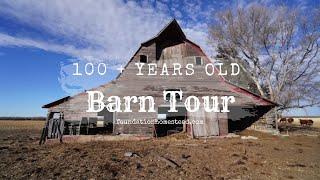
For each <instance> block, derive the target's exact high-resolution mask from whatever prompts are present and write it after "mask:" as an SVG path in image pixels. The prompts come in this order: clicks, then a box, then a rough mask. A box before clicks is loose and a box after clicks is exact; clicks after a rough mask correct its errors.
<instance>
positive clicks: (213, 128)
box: [189, 108, 219, 137]
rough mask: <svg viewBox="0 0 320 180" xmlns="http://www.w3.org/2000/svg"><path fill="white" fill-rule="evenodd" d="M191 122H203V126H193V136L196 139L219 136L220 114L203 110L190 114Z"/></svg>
mask: <svg viewBox="0 0 320 180" xmlns="http://www.w3.org/2000/svg"><path fill="white" fill-rule="evenodd" d="M189 118H190V120H196V121H198V122H199V121H203V124H193V135H194V136H195V137H206V136H219V122H218V114H217V113H215V112H205V111H204V109H203V108H200V109H199V111H197V112H193V113H189Z"/></svg>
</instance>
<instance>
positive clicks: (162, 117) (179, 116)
mask: <svg viewBox="0 0 320 180" xmlns="http://www.w3.org/2000/svg"><path fill="white" fill-rule="evenodd" d="M169 109H170V107H159V108H158V124H155V133H156V136H157V137H163V136H168V135H170V134H175V133H179V132H182V131H183V122H184V120H186V119H187V111H186V108H185V107H177V110H178V112H168V111H169Z"/></svg>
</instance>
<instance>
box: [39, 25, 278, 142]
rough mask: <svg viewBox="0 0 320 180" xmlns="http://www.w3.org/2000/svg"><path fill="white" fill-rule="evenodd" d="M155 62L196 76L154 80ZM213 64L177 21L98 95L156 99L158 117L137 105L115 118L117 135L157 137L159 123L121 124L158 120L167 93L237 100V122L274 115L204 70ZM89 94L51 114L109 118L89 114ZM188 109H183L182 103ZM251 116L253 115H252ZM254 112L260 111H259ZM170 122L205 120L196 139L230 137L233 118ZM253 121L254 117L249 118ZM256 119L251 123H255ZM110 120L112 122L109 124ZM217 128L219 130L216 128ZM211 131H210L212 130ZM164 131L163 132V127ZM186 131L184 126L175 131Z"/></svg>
mask: <svg viewBox="0 0 320 180" xmlns="http://www.w3.org/2000/svg"><path fill="white" fill-rule="evenodd" d="M141 56H145V57H147V63H146V65H145V66H144V68H143V70H142V72H143V73H144V74H145V75H143V76H137V75H136V74H137V73H138V68H137V66H136V65H135V63H138V62H140V60H141ZM197 59H198V60H199V59H201V63H200V64H197ZM149 63H155V64H156V65H157V67H158V68H157V71H161V68H162V66H163V64H164V63H166V64H167V65H168V68H169V69H168V71H169V74H172V73H173V63H180V64H181V66H182V68H181V71H185V70H186V68H185V65H186V64H190V63H191V64H194V71H195V72H194V75H192V76H187V75H186V74H185V73H183V75H180V76H165V75H164V76H161V75H160V72H159V73H158V74H157V75H154V76H148V75H147V74H148V68H147V64H149ZM208 63H211V60H210V59H209V58H208V57H207V56H206V55H205V54H204V53H203V51H202V50H201V48H200V47H199V46H198V45H196V44H195V43H193V42H192V41H190V40H188V39H187V38H186V36H185V34H184V33H183V31H182V29H181V28H180V26H179V24H178V23H177V21H176V20H173V21H172V22H170V23H169V24H168V25H167V26H166V27H165V28H164V29H163V30H162V31H160V33H159V34H158V35H157V36H155V37H154V38H152V39H150V40H148V41H146V42H144V43H142V44H141V46H140V48H139V49H138V51H137V52H136V53H135V54H134V55H133V57H132V58H131V59H130V61H129V62H128V64H127V65H126V66H125V69H124V71H123V72H122V73H121V74H119V76H118V77H117V78H116V79H115V80H114V81H112V82H110V83H108V84H106V85H102V86H100V87H98V88H95V90H99V91H101V92H103V93H104V95H105V96H119V97H123V96H148V95H149V96H153V97H154V98H155V103H156V109H157V112H155V113H150V112H147V113H143V112H138V108H139V104H134V105H132V110H133V112H130V113H124V112H120V113H114V114H113V115H112V116H113V120H112V121H113V133H114V134H143V135H150V136H153V135H155V132H156V131H155V129H156V128H157V125H154V124H117V123H115V122H116V120H117V119H120V120H130V119H131V120H133V119H136V120H155V119H157V118H158V117H159V114H160V111H162V109H164V108H166V107H167V106H168V102H166V101H165V100H164V99H163V97H162V92H163V90H168V89H181V90H182V91H183V93H184V94H183V97H182V98H183V101H182V102H184V100H185V98H186V97H188V96H191V95H194V96H198V97H201V96H208V95H209V96H234V97H235V98H236V102H235V103H234V104H233V106H234V107H235V109H237V108H236V107H242V108H241V109H242V111H244V112H241V113H242V114H243V116H244V117H235V118H234V120H238V121H246V118H247V117H246V116H248V114H250V113H251V116H250V117H251V120H250V121H249V120H248V122H251V121H253V122H254V121H255V120H257V119H258V118H259V117H260V116H261V115H263V114H264V113H265V112H267V111H268V110H270V109H271V108H272V107H274V106H275V105H276V104H275V103H273V102H271V101H268V100H266V99H263V98H261V97H260V96H258V95H255V94H252V93H251V92H249V91H247V90H245V89H243V88H240V87H237V86H235V85H233V84H230V83H228V82H226V81H225V80H224V78H223V77H221V76H218V75H214V76H208V75H206V74H205V72H204V66H205V65H206V64H208ZM87 103H88V102H87V95H86V93H81V94H78V95H76V96H73V97H70V98H69V99H68V100H66V101H63V102H61V104H57V103H53V104H51V105H52V106H45V107H46V108H49V112H50V111H60V112H63V113H64V118H65V120H69V121H77V120H81V119H83V118H84V117H85V118H88V117H91V118H95V117H99V116H100V118H108V120H109V118H110V117H111V116H108V117H107V116H105V115H103V113H100V114H99V113H87V112H86V110H87V107H88V104H87ZM179 105H180V106H181V108H183V105H182V104H179ZM248 109H250V111H251V112H249V110H248ZM252 110H255V111H254V112H253V111H252ZM166 117H170V118H179V119H183V118H184V119H187V118H193V119H194V120H204V126H203V125H202V126H201V125H198V126H193V127H192V126H187V127H186V128H187V131H188V132H189V133H190V134H192V135H196V136H203V135H225V134H227V133H228V132H229V129H230V127H229V125H228V124H229V121H230V118H229V117H228V114H227V113H205V112H204V111H200V112H198V113H190V112H188V113H185V114H178V115H177V114H169V113H167V114H166ZM247 119H248V118H247ZM249 119H250V118H249ZM105 120H106V119H105ZM213 126H216V127H213ZM208 127H209V128H208ZM158 128H159V127H158ZM175 128H177V129H178V128H180V127H175Z"/></svg>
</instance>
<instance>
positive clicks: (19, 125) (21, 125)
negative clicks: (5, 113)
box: [0, 120, 45, 130]
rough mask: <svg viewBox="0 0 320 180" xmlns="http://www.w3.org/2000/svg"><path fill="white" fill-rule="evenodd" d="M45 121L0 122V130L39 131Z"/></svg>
mask: <svg viewBox="0 0 320 180" xmlns="http://www.w3.org/2000/svg"><path fill="white" fill-rule="evenodd" d="M44 123H45V121H12V120H1V121H0V129H1V130H18V129H26V130H28V129H30V130H41V129H42V128H43V126H44Z"/></svg>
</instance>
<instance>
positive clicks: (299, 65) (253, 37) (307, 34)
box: [209, 5, 320, 110]
mask: <svg viewBox="0 0 320 180" xmlns="http://www.w3.org/2000/svg"><path fill="white" fill-rule="evenodd" d="M309 15H310V16H302V15H301V13H300V12H299V11H297V10H292V9H288V8H287V7H283V6H281V7H272V8H269V7H264V6H260V5H252V6H250V7H248V8H239V9H237V10H231V9H230V10H226V11H224V12H220V13H218V14H217V18H216V22H215V23H213V24H212V26H211V27H210V35H209V39H210V42H212V44H214V46H215V47H218V53H219V56H220V57H224V58H227V59H231V60H233V61H235V62H237V63H238V64H239V65H240V66H241V67H242V69H244V70H245V71H246V73H248V74H249V75H250V78H252V81H253V82H254V83H255V85H256V86H257V89H258V91H259V93H260V94H261V96H263V97H265V98H269V99H270V100H272V101H275V102H277V103H279V104H280V105H281V107H280V110H285V109H289V108H304V107H308V106H314V105H319V104H320V95H319V93H320V76H319V75H320V73H319V72H320V67H319V65H320V56H319V43H320V38H319V37H320V10H319V9H316V10H314V11H311V12H309Z"/></svg>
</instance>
